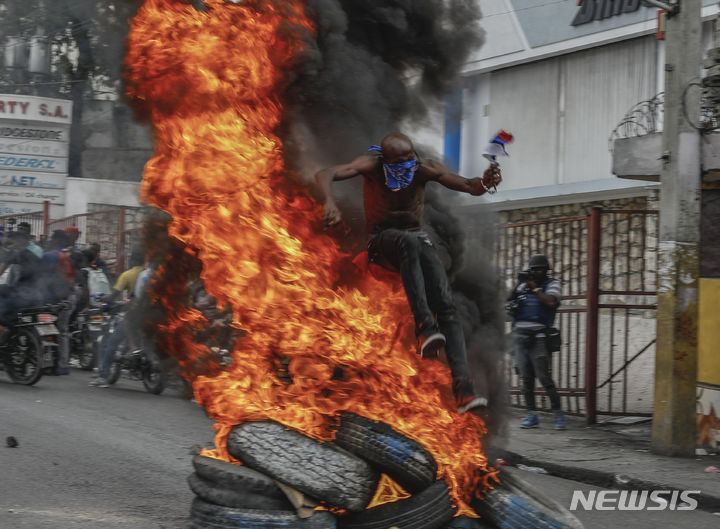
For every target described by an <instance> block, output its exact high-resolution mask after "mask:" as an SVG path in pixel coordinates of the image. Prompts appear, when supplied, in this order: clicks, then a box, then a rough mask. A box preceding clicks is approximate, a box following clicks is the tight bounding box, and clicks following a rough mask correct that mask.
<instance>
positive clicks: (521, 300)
mask: <svg viewBox="0 0 720 529" xmlns="http://www.w3.org/2000/svg"><path fill="white" fill-rule="evenodd" d="M549 270H550V262H549V261H548V259H547V257H545V256H544V255H542V254H538V255H533V256H532V257H531V258H530V262H529V263H528V269H527V270H524V271H522V272H520V274H519V277H518V281H519V283H518V285H517V286H516V287H515V289H514V290H513V292H512V293H511V294H510V298H509V299H508V312H509V313H510V316H511V317H512V319H513V332H512V338H513V345H514V353H515V362H516V365H517V368H518V371H519V373H520V378H521V379H522V393H523V396H524V398H525V405H526V407H527V412H528V413H527V416H526V417H525V419H524V420H523V421H522V422H521V423H520V427H521V428H537V427H538V425H539V424H540V419H539V418H538V416H537V414H536V413H535V379H536V378H537V379H538V380H539V381H540V383H541V384H542V385H543V387H544V388H545V391H546V392H547V395H548V397H549V398H550V404H551V406H552V410H553V414H554V415H555V429H556V430H564V429H565V414H564V413H563V411H562V407H561V404H560V395H558V392H557V388H556V387H555V382H554V381H553V379H552V375H551V374H550V366H551V361H550V359H551V356H550V352H549V351H548V349H549V348H548V343H547V338H548V333H549V329H550V328H551V327H552V326H553V323H554V322H555V313H556V312H557V308H558V306H559V305H560V300H561V299H562V287H561V284H560V281H558V280H557V279H553V278H551V277H548V271H549Z"/></svg>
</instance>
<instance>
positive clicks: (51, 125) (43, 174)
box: [0, 94, 72, 215]
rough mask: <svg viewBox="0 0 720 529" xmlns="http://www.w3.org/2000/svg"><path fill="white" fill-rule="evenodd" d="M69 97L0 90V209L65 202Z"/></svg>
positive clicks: (10, 212)
mask: <svg viewBox="0 0 720 529" xmlns="http://www.w3.org/2000/svg"><path fill="white" fill-rule="evenodd" d="M71 122H72V102H71V101H68V100H65V99H51V98H48V97H35V96H24V95H17V94H0V215H15V214H21V213H28V212H31V211H38V210H40V209H42V203H43V202H44V201H46V200H47V201H49V202H50V203H51V204H52V205H53V206H63V205H64V204H65V186H66V180H67V175H68V153H69V144H70V125H71Z"/></svg>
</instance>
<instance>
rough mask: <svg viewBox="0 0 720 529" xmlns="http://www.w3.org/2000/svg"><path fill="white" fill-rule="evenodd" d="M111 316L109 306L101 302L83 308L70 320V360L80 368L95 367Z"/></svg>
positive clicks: (87, 369) (89, 368)
mask: <svg viewBox="0 0 720 529" xmlns="http://www.w3.org/2000/svg"><path fill="white" fill-rule="evenodd" d="M111 318H112V315H111V314H110V309H109V306H108V305H107V304H103V305H101V306H97V307H88V308H86V309H83V310H82V311H80V312H79V313H78V314H77V315H76V317H75V318H73V319H72V320H71V321H70V330H69V332H70V361H71V362H72V363H74V364H76V365H77V366H78V367H79V368H80V369H83V370H85V371H90V370H92V369H93V368H95V367H97V365H98V358H100V353H101V351H102V349H101V347H102V341H103V336H104V335H105V333H106V332H107V329H108V327H109V325H110V320H111Z"/></svg>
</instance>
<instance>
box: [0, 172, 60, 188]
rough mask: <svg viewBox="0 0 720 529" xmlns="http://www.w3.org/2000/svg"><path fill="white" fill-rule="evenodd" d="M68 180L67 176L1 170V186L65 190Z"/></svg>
mask: <svg viewBox="0 0 720 529" xmlns="http://www.w3.org/2000/svg"><path fill="white" fill-rule="evenodd" d="M66 179H67V175H64V174H59V173H33V172H32V171H27V172H26V171H7V170H2V169H0V186H15V187H41V188H43V189H64V188H65V180H66Z"/></svg>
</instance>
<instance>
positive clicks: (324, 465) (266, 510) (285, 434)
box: [188, 414, 563, 529]
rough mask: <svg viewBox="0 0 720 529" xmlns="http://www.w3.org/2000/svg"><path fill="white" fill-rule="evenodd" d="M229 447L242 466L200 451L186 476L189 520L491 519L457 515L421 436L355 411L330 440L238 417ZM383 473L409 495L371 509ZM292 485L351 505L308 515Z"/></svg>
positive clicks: (365, 525)
mask: <svg viewBox="0 0 720 529" xmlns="http://www.w3.org/2000/svg"><path fill="white" fill-rule="evenodd" d="M227 448H228V451H229V452H230V454H231V455H232V456H233V457H235V458H237V459H239V460H241V461H242V462H243V463H244V466H239V465H234V464H232V463H227V462H224V461H219V460H215V459H211V458H207V457H203V456H196V457H195V458H194V460H193V465H194V467H195V473H194V474H192V475H191V476H190V477H189V479H188V481H189V484H190V488H191V489H192V490H193V492H194V493H195V494H196V498H195V499H194V501H193V504H192V507H191V511H190V528H191V529H201V528H208V529H231V528H241V527H242V528H248V527H252V528H265V529H275V528H278V529H279V528H283V529H294V528H297V529H331V528H338V529H389V528H391V527H396V528H398V529H481V528H485V527H492V526H491V525H486V524H485V520H483V521H482V522H481V521H479V520H472V519H469V518H465V517H458V518H453V516H454V515H455V508H454V507H453V505H452V503H451V500H450V495H449V490H448V486H447V484H446V483H445V482H444V481H443V480H437V463H436V462H435V460H434V459H433V457H432V455H431V454H430V453H429V452H428V451H427V450H425V449H424V448H423V447H422V446H421V445H420V444H419V443H417V442H416V441H413V440H412V439H409V438H407V437H405V436H403V435H401V434H399V433H398V432H396V431H395V430H393V429H392V428H391V427H390V426H388V425H386V424H383V423H380V422H375V421H371V420H369V419H366V418H363V417H360V416H357V415H353V414H345V415H343V416H342V418H341V422H340V425H339V428H338V430H337V433H336V438H335V441H334V442H332V443H329V442H328V443H322V442H318V441H316V440H315V439H312V438H310V437H307V436H305V435H303V434H301V433H298V432H296V431H294V430H290V429H288V428H286V427H284V426H283V425H281V424H279V423H276V422H273V421H264V422H248V423H244V424H241V425H239V426H236V427H235V428H234V429H233V430H232V432H231V434H230V436H229V437H228V442H227ZM381 473H384V474H387V475H388V476H389V477H391V478H392V479H393V480H394V481H396V482H397V483H398V484H399V485H401V486H402V487H403V488H404V489H405V490H406V491H407V492H409V493H410V494H411V496H410V497H409V498H407V499H403V500H400V501H397V502H394V503H388V504H384V505H380V506H377V507H372V508H370V509H367V508H366V507H367V505H368V504H369V503H370V501H371V499H372V497H373V495H374V493H375V490H376V489H377V485H378V482H379V479H380V474H381ZM278 483H279V484H280V485H279V484H278ZM285 486H289V487H292V488H293V489H295V490H297V491H300V492H302V493H303V494H304V495H306V496H307V497H309V498H313V499H314V500H318V501H323V502H324V503H325V504H326V505H328V506H330V507H333V508H334V509H332V510H333V511H334V512H342V513H343V514H341V515H335V514H333V513H331V512H329V511H323V510H317V511H316V510H310V513H309V514H310V515H309V516H308V515H307V514H306V516H307V517H300V516H299V514H298V511H296V510H295V509H294V507H293V505H292V504H291V503H290V500H289V499H288V497H287V496H286V495H285V493H284V492H283V490H282V488H281V487H283V488H285ZM495 507H497V506H495ZM524 527H535V526H524ZM538 527H550V526H546V525H542V526H538ZM553 527H556V528H562V527H563V525H557V524H556V525H554V526H553Z"/></svg>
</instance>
